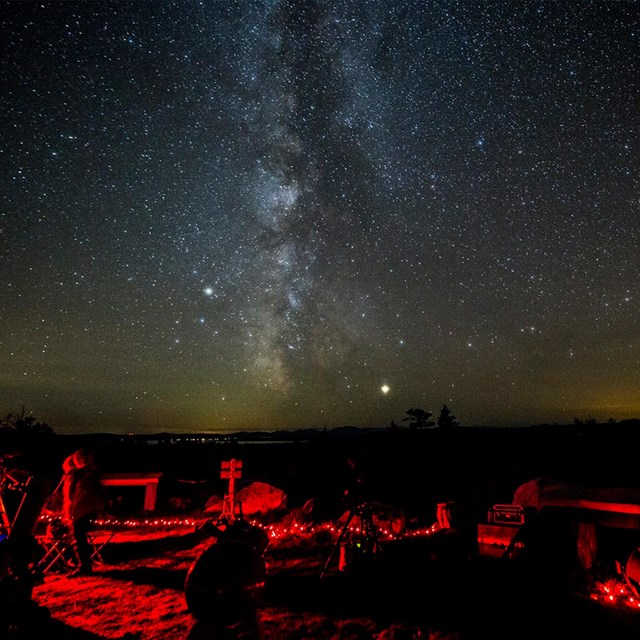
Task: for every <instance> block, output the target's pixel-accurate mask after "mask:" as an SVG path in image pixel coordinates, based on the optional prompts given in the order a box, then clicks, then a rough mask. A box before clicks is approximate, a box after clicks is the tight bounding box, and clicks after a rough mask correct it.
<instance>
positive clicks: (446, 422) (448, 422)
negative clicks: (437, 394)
mask: <svg viewBox="0 0 640 640" xmlns="http://www.w3.org/2000/svg"><path fill="white" fill-rule="evenodd" d="M438 426H439V427H445V428H446V427H459V426H460V425H459V423H458V421H457V420H456V417H455V416H454V415H453V413H451V409H449V407H447V405H446V404H443V405H442V409H440V416H439V417H438Z"/></svg>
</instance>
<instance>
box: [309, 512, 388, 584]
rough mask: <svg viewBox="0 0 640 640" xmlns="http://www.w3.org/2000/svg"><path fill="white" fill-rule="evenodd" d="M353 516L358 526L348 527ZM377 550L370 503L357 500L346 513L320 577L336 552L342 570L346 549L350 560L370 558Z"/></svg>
mask: <svg viewBox="0 0 640 640" xmlns="http://www.w3.org/2000/svg"><path fill="white" fill-rule="evenodd" d="M354 518H357V519H358V520H359V526H358V527H355V528H353V529H352V528H350V527H351V526H352V522H353V519H354ZM379 550H380V548H379V545H378V531H377V529H376V526H375V524H374V522H373V512H372V510H371V505H370V504H369V503H368V502H359V503H357V504H356V505H355V506H354V507H352V508H351V509H350V510H349V512H348V513H347V518H346V520H345V522H344V525H343V526H342V529H341V530H340V535H339V536H338V538H337V539H336V541H335V544H334V545H333V547H332V548H331V552H330V553H329V557H328V558H327V560H326V562H325V563H324V567H323V568H322V572H321V573H320V577H321V578H323V577H324V576H325V575H326V574H327V572H328V570H329V567H330V565H331V562H332V561H333V559H334V557H335V556H336V553H338V552H339V553H340V567H339V569H340V570H341V571H342V570H343V569H344V568H345V567H344V565H345V564H348V560H347V558H346V557H344V556H343V554H346V553H347V551H350V552H351V558H350V560H356V561H357V560H362V559H366V558H370V557H371V556H373V555H374V554H376V553H378V551H379Z"/></svg>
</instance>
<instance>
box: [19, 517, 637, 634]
mask: <svg viewBox="0 0 640 640" xmlns="http://www.w3.org/2000/svg"><path fill="white" fill-rule="evenodd" d="M379 542H380V544H379V546H378V549H377V550H376V552H375V553H373V554H372V555H370V556H369V557H367V558H365V559H362V558H361V559H360V560H359V561H356V559H355V556H352V558H351V559H349V561H348V562H347V564H346V565H345V566H344V567H343V570H339V569H340V560H341V556H342V559H343V560H344V559H345V557H347V558H348V557H349V556H348V555H346V556H345V553H344V552H343V553H342V554H341V548H340V547H338V546H337V545H336V532H335V531H331V530H330V529H329V528H322V527H319V528H315V529H313V530H305V531H302V530H294V529H289V530H287V531H284V532H283V531H280V532H279V533H273V532H272V533H271V538H270V539H269V542H268V545H267V548H266V550H264V552H263V553H262V554H259V555H260V557H261V559H262V560H263V561H264V568H265V575H264V576H263V577H264V584H263V585H262V586H261V587H259V589H258V591H257V592H256V594H257V595H256V594H254V596H255V597H254V598H253V599H252V600H251V604H255V605H256V606H255V622H256V626H255V628H254V629H252V630H249V631H247V630H246V627H243V624H242V623H238V624H236V623H233V622H232V621H231V619H229V620H230V621H229V622H228V624H226V623H225V626H224V628H222V627H220V628H218V627H216V626H215V625H211V623H210V620H209V619H207V618H206V616H205V618H202V617H200V618H196V617H194V615H193V614H192V612H191V611H190V610H189V606H188V603H187V597H186V594H185V587H186V584H187V577H188V575H189V572H190V570H191V569H192V568H193V566H194V564H195V563H197V562H200V563H201V564H202V560H201V559H202V558H203V556H204V555H205V552H206V551H207V550H211V549H212V548H213V546H215V545H219V544H220V539H219V538H218V537H216V536H212V535H211V533H210V531H208V530H207V529H206V527H204V528H202V527H200V528H198V527H174V528H172V529H166V530H163V529H162V528H161V527H160V528H158V527H149V528H147V529H146V530H140V529H137V530H129V531H127V530H121V531H119V532H118V533H117V534H116V536H115V537H114V539H113V540H112V542H110V543H109V544H108V545H107V546H106V547H105V548H104V549H103V556H104V560H105V562H104V564H99V565H97V567H96V571H95V573H94V574H93V575H91V576H84V577H69V576H67V575H66V574H64V573H58V572H50V573H48V574H46V575H45V576H44V578H43V580H42V582H41V583H40V584H37V585H36V586H35V588H34V593H33V599H34V601H35V603H36V604H38V605H40V607H39V609H38V611H39V613H40V614H41V615H34V616H31V617H30V620H29V621H28V622H25V623H23V624H22V625H21V628H20V629H19V633H16V635H15V638H20V640H26V639H27V638H28V639H29V640H36V639H38V638H40V637H49V635H47V634H54V635H52V636H51V637H59V638H68V639H69V640H106V639H109V640H164V639H171V640H215V639H218V638H220V639H222V638H224V639H225V640H226V639H230V638H233V639H234V640H235V639H237V640H245V639H246V640H258V639H259V640H303V639H319V640H355V639H375V640H413V639H418V638H420V639H422V638H429V639H431V640H436V639H437V640H472V639H478V640H480V639H485V638H486V639H489V638H492V639H493V638H505V639H506V638H509V639H510V640H512V639H513V638H534V637H535V638H539V637H545V638H573V637H576V638H577V637H581V638H616V639H624V638H632V637H634V638H637V637H638V633H639V630H640V611H637V612H636V611H635V610H633V609H632V607H630V606H629V603H628V598H627V600H626V602H625V604H622V603H621V602H619V603H614V602H611V601H610V602H607V597H606V594H602V593H601V594H600V596H599V597H598V596H597V594H596V585H594V586H593V588H592V589H591V591H590V593H587V592H581V593H579V592H577V591H575V590H571V591H570V592H569V591H567V590H565V589H564V588H561V587H560V585H559V584H557V583H556V582H554V577H553V576H543V575H540V574H538V573H534V572H532V571H531V568H530V567H527V566H526V565H520V564H517V563H512V562H500V561H499V560H498V559H496V558H480V557H469V556H467V555H466V551H464V550H462V549H461V547H460V540H459V539H457V538H456V535H455V532H449V533H448V534H445V533H444V532H437V533H436V534H434V535H416V536H410V535H407V536H404V537H402V538H400V539H395V540H387V541H379ZM206 569H207V567H205V585H204V588H205V590H206V589H208V586H209V585H208V584H207V582H208V581H210V586H211V590H210V591H206V593H205V594H204V596H205V597H207V598H211V611H215V608H216V602H215V599H216V598H218V597H219V594H218V595H216V591H215V587H216V584H217V583H216V576H215V566H214V565H213V564H211V566H210V567H209V570H210V573H209V574H208V575H207V574H206ZM600 591H602V589H601V590H600ZM212 615H213V614H212Z"/></svg>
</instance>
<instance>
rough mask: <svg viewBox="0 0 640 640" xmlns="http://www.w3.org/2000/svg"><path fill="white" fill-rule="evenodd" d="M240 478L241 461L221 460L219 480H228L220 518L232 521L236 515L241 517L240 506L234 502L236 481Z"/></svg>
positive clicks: (233, 459)
mask: <svg viewBox="0 0 640 640" xmlns="http://www.w3.org/2000/svg"><path fill="white" fill-rule="evenodd" d="M241 477H242V460H236V459H235V458H232V459H231V460H223V461H222V464H221V465H220V478H221V479H223V480H229V491H228V492H227V493H226V495H225V496H224V500H223V502H222V513H221V514H220V518H221V519H224V520H229V521H232V520H234V519H235V517H236V515H238V516H239V517H242V504H241V503H240V502H239V501H236V480H237V479H238V478H241ZM236 512H237V513H236Z"/></svg>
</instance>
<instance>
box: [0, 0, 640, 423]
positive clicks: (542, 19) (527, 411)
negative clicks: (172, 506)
mask: <svg viewBox="0 0 640 640" xmlns="http://www.w3.org/2000/svg"><path fill="white" fill-rule="evenodd" d="M0 6H1V10H2V12H1V15H0V47H1V52H2V55H1V56H0V70H1V73H0V81H1V83H2V84H1V89H0V115H1V121H0V122H1V125H2V129H1V131H2V137H1V141H2V143H1V149H0V152H1V153H0V175H1V185H2V199H1V203H2V205H1V209H0V273H1V279H0V412H1V413H2V414H3V415H5V414H6V413H9V412H13V413H16V412H20V410H21V407H22V406H23V405H24V407H25V410H26V412H27V413H29V414H33V415H35V416H36V417H37V418H38V419H40V420H42V421H45V422H47V423H48V424H50V425H51V426H52V427H53V428H54V430H55V431H56V432H58V433H74V432H81V431H87V432H94V431H111V432H122V433H127V432H134V433H151V432H157V431H173V432H190V431H235V430H240V429H267V430H272V429H280V428H284V429H296V428H304V427H316V428H324V427H327V428H332V427H336V426H342V425H354V426H362V427H369V426H376V427H378V426H386V425H389V423H390V422H391V421H392V420H393V421H395V422H396V423H397V424H399V425H402V424H405V425H406V423H403V422H402V419H403V418H404V417H406V411H407V410H408V409H410V408H414V407H419V408H422V409H425V410H428V411H432V412H433V414H434V418H435V417H437V416H438V414H439V411H440V408H441V407H442V405H443V404H445V403H446V404H447V405H448V406H449V407H450V408H451V410H452V412H453V413H454V414H455V416H456V418H457V419H458V421H459V422H460V423H461V424H462V425H464V426H474V425H495V426H509V425H526V424H537V423H541V422H549V423H556V422H557V423H559V424H564V423H572V422H573V419H574V417H579V418H589V417H594V418H596V419H597V420H598V421H606V420H608V419H609V418H613V419H614V420H616V421H617V420H621V419H626V418H634V417H640V292H639V290H638V288H639V284H640V247H639V245H640V237H639V232H640V159H639V152H640V3H638V2H625V1H621V0H620V1H616V0H611V1H608V2H582V1H579V0H571V1H567V0H558V1H556V2H549V1H526V0H522V1H519V2H512V1H507V0H500V1H491V0H486V1H464V0H459V1H447V0H439V1H437V2H436V1H429V0H421V1H418V0H415V1H410V0H263V1H254V0H237V1H235V0H202V1H200V2H196V1H186V0H185V1H176V2H168V1H166V2H165V1H162V0H154V1H151V0H148V1H144V0H122V1H115V0H114V1H110V2H103V1H89V0H84V1H79V2H75V1H42V2H37V1H31V0H29V1H24V2H20V1H10V2H6V1H5V2H2V3H1V5H0ZM384 385H387V386H388V389H387V388H386V387H385V390H386V392H385V390H383V386H384Z"/></svg>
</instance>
